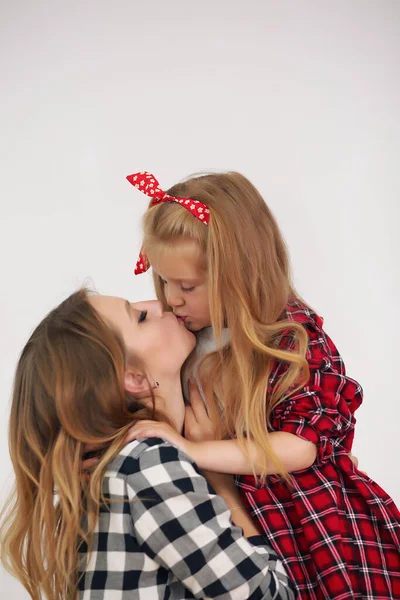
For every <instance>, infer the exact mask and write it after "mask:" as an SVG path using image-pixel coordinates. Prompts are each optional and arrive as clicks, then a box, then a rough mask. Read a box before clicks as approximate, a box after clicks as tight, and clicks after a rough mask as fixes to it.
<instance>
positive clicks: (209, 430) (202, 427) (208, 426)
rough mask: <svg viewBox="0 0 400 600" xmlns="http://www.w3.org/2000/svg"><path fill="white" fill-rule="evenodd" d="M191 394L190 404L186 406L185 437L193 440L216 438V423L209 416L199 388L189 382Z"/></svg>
mask: <svg viewBox="0 0 400 600" xmlns="http://www.w3.org/2000/svg"><path fill="white" fill-rule="evenodd" d="M189 394H190V406H186V408H185V423H184V432H185V438H186V439H187V440H190V441H191V442H206V441H210V440H215V439H216V436H215V429H214V425H213V423H212V421H211V419H210V417H209V416H208V412H207V409H206V406H205V404H204V402H203V399H202V397H201V396H200V392H199V389H198V387H197V386H196V385H195V384H194V383H189Z"/></svg>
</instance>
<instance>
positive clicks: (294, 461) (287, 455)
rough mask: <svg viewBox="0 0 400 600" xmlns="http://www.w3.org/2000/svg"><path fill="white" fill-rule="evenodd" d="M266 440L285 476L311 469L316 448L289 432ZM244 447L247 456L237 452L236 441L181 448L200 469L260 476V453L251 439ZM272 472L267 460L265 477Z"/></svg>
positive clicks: (237, 445)
mask: <svg viewBox="0 0 400 600" xmlns="http://www.w3.org/2000/svg"><path fill="white" fill-rule="evenodd" d="M185 441H187V440H185ZM269 441H270V444H271V449H272V451H273V453H274V454H275V456H276V457H277V458H278V460H279V462H280V463H281V464H282V467H283V468H284V469H285V471H286V472H288V473H292V472H293V471H300V470H301V469H307V468H308V467H311V465H312V464H313V463H314V461H315V459H316V457H317V447H316V445H315V444H313V443H312V442H309V441H306V440H303V439H301V438H299V437H297V436H296V435H294V434H293V433H286V432H285V431H276V432H273V433H270V434H269ZM246 444H248V445H247V448H248V452H249V456H246V454H245V453H244V452H243V451H242V450H241V449H240V447H239V443H238V441H237V440H215V441H207V442H199V443H195V442H188V444H187V445H186V447H185V448H182V449H183V450H184V452H186V453H187V454H188V456H190V458H191V459H192V460H194V461H195V463H196V464H197V465H198V466H199V467H200V468H201V469H207V470H209V471H217V472H220V471H221V472H224V473H232V474H236V475H252V474H253V472H255V473H256V475H260V474H261V473H262V470H263V469H262V464H263V457H264V453H263V452H262V451H261V450H260V449H259V448H258V447H257V446H256V444H255V443H254V442H252V441H251V440H248V441H246ZM276 472H277V468H276V465H275V464H274V463H273V462H272V461H270V460H269V461H268V462H267V469H266V472H265V474H266V475H274V474H275V473H276Z"/></svg>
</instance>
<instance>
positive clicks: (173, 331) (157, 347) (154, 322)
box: [90, 296, 196, 382]
mask: <svg viewBox="0 0 400 600" xmlns="http://www.w3.org/2000/svg"><path fill="white" fill-rule="evenodd" d="M90 303H91V304H92V306H93V307H94V308H95V310H96V311H97V312H98V313H99V314H100V315H101V316H102V317H103V319H105V320H106V321H108V322H109V323H110V324H111V325H112V326H113V327H114V328H115V329H116V330H117V331H119V332H120V334H121V335H122V337H123V339H124V342H125V346H126V349H127V351H128V355H129V354H132V355H133V356H137V357H138V358H139V359H141V361H142V362H143V364H144V366H145V369H146V371H147V373H146V375H147V376H148V377H149V378H153V379H154V380H157V381H158V380H159V381H160V382H161V381H162V380H163V378H167V377H168V378H170V377H173V376H175V375H177V374H179V372H180V369H181V367H182V365H183V363H184V361H185V360H186V358H187V357H188V356H189V354H190V352H191V351H192V350H193V348H194V347H195V344H196V338H195V336H194V335H193V333H191V332H190V331H188V330H187V329H186V327H185V325H184V323H183V322H179V321H178V319H177V318H176V317H175V315H174V314H173V313H171V312H163V310H162V306H161V303H160V302H158V301H157V300H149V301H146V302H137V303H131V302H128V300H125V299H123V298H116V297H113V296H92V297H91V298H90Z"/></svg>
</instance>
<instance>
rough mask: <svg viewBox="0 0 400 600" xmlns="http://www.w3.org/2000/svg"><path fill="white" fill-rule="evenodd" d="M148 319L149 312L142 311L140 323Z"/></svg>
mask: <svg viewBox="0 0 400 600" xmlns="http://www.w3.org/2000/svg"><path fill="white" fill-rule="evenodd" d="M146 317H147V310H142V311H141V312H140V315H139V319H138V323H142V321H145V320H146Z"/></svg>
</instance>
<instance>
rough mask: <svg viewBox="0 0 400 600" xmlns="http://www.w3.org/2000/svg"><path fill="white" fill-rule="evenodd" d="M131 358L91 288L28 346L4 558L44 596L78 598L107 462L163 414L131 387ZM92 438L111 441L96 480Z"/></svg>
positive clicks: (34, 594) (13, 443)
mask: <svg viewBox="0 0 400 600" xmlns="http://www.w3.org/2000/svg"><path fill="white" fill-rule="evenodd" d="M129 360H130V363H131V362H132V361H133V360H134V359H133V357H130V359H129ZM126 364H127V357H126V352H125V347H124V344H123V341H122V338H121V337H120V336H119V335H118V334H117V333H116V332H115V331H113V330H112V329H111V328H110V327H109V326H108V325H107V324H106V323H105V322H103V321H102V319H101V318H100V317H99V315H98V314H97V312H96V311H95V310H94V308H93V307H92V305H91V304H90V303H89V301H88V292H87V291H86V290H80V291H78V292H76V293H74V294H72V295H71V296H70V297H69V298H67V300H65V301H64V302H63V303H62V304H60V306H58V307H57V308H55V309H54V310H53V311H51V313H50V314H49V315H48V316H47V317H46V318H45V319H44V320H43V321H42V322H41V323H40V325H39V326H38V327H37V328H36V329H35V331H34V332H33V334H32V336H31V337H30V339H29V341H28V343H27V344H26V346H25V348H24V349H23V351H22V354H21V357H20V359H19V362H18V366H17V370H16V375H15V381H14V390H13V398H12V408H11V418H10V429H9V446H10V454H11V460H12V464H13V467H14V471H15V475H16V483H15V487H14V490H13V492H12V494H11V496H10V497H9V500H8V502H7V504H6V506H5V508H4V509H3V511H2V515H1V529H0V544H1V560H2V563H3V565H4V566H5V568H6V569H7V570H9V571H10V572H11V573H12V574H13V575H14V576H16V577H17V578H18V579H19V580H20V581H21V582H22V584H23V585H24V586H25V588H26V590H27V591H28V593H29V595H30V596H31V598H33V599H34V600H39V599H41V598H42V597H43V594H44V595H45V597H47V598H49V600H66V599H68V600H69V599H72V598H75V597H76V591H77V583H78V578H79V574H78V573H79V569H80V566H79V564H78V561H79V557H78V553H79V548H80V545H82V544H85V545H86V544H87V545H88V547H89V549H90V544H91V539H92V534H93V530H94V527H95V524H96V520H97V516H98V511H99V505H100V503H101V502H102V501H104V498H103V497H102V492H101V484H102V477H103V475H104V471H105V468H106V466H107V463H108V462H110V460H111V459H112V458H113V457H114V456H115V455H116V454H117V453H118V451H119V449H120V448H121V446H122V445H123V440H124V435H125V433H126V430H127V428H128V427H129V426H130V425H132V422H133V421H134V420H137V419H141V418H157V417H158V415H156V414H155V412H154V411H151V410H149V409H147V410H146V409H144V408H142V407H141V406H140V403H139V401H138V400H136V399H135V398H133V397H131V396H129V395H127V393H126V392H125V390H124V373H125V368H126ZM135 364H136V365H137V366H140V367H141V365H140V363H139V361H135ZM153 400H154V398H153ZM153 405H154V403H153ZM85 444H96V445H99V446H100V447H102V448H104V451H103V453H102V454H101V459H100V461H99V463H98V465H97V466H96V468H95V470H94V472H93V474H92V476H91V478H90V482H88V481H86V479H85V478H84V477H83V476H82V475H81V459H82V451H83V447H84V445H85ZM84 522H85V523H86V525H83V523H84ZM81 567H82V568H83V569H84V565H81Z"/></svg>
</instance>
